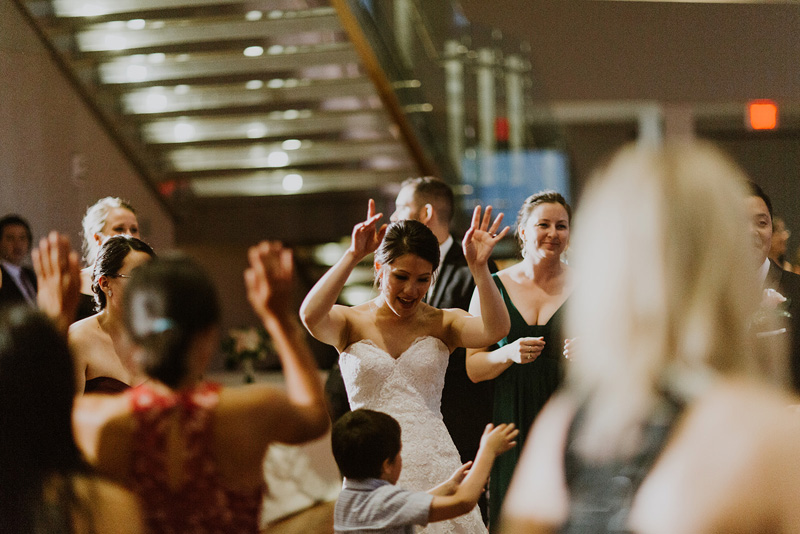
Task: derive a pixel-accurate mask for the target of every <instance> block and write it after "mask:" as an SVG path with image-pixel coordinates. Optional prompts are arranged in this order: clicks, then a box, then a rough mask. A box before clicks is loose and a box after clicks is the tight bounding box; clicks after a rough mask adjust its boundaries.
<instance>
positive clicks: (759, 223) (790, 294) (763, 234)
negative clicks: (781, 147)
mask: <svg viewBox="0 0 800 534" xmlns="http://www.w3.org/2000/svg"><path fill="white" fill-rule="evenodd" d="M749 185H750V196H749V197H748V198H747V208H748V212H749V215H750V225H751V231H752V234H753V239H754V246H755V248H756V265H757V268H758V269H759V280H762V281H763V287H764V289H773V290H775V291H777V292H778V293H780V295H781V296H782V297H785V298H786V300H785V301H784V302H775V299H772V302H771V303H769V304H767V307H768V309H767V310H766V313H767V314H771V315H773V316H774V317H773V320H772V321H771V323H772V324H771V326H766V327H762V328H760V329H759V330H764V329H766V330H767V332H759V333H758V334H756V336H757V340H758V341H757V343H758V344H757V347H760V348H761V349H762V350H763V351H764V354H763V357H764V358H769V353H770V352H773V351H774V350H776V349H778V350H788V352H789V370H790V377H788V378H789V380H786V379H785V378H784V380H783V381H784V382H789V383H790V384H791V386H792V387H793V388H794V390H795V391H796V392H798V393H800V275H796V274H794V273H792V272H789V271H785V270H783V269H781V268H780V267H779V266H778V265H777V264H776V263H775V262H773V261H772V260H770V259H769V258H768V255H769V251H770V247H771V245H772V202H771V201H770V198H769V197H768V196H767V194H766V193H764V190H763V189H761V187H759V185H758V184H756V183H754V182H750V184H749ZM767 300H769V299H767ZM773 306H774V308H773ZM777 312H786V313H788V317H779V316H778V313H777ZM786 313H782V314H783V315H785V314H786ZM767 319H769V318H767ZM757 328H758V326H757ZM784 329H785V330H784ZM765 367H766V368H767V372H768V373H769V372H770V371H771V370H772V369H774V368H775V367H776V366H774V365H772V364H770V363H769V362H765ZM777 378H779V379H780V377H777Z"/></svg>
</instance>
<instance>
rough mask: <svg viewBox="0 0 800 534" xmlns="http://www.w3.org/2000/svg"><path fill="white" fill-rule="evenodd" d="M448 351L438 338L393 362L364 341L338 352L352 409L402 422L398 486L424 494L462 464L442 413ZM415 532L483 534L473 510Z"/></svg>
mask: <svg viewBox="0 0 800 534" xmlns="http://www.w3.org/2000/svg"><path fill="white" fill-rule="evenodd" d="M449 355H450V350H449V349H448V347H447V345H446V344H445V343H444V342H443V341H442V340H441V339H438V338H435V337H432V336H423V337H419V338H417V339H415V340H414V342H413V343H411V345H410V346H409V347H408V348H407V349H406V350H405V352H403V353H402V354H401V355H400V356H398V357H397V358H393V357H392V356H391V355H389V354H388V353H387V352H386V351H385V350H383V349H382V348H380V347H379V346H378V345H377V344H376V343H375V342H373V341H370V340H367V339H364V340H361V341H357V342H355V343H353V344H351V345H350V346H348V347H347V348H346V349H345V350H344V351H342V353H341V355H340V356H339V367H340V368H341V370H342V378H344V383H345V386H346V388H347V397H348V399H349V401H350V407H351V408H352V409H354V410H355V409H357V408H368V409H370V410H377V411H381V412H385V413H388V414H389V415H391V416H392V417H394V418H395V419H397V421H398V422H399V423H400V427H401V428H402V440H403V450H402V455H403V470H402V472H401V474H400V479H399V480H398V481H397V485H398V486H400V487H402V488H405V489H409V490H414V491H427V490H429V489H431V488H433V487H435V486H437V485H439V484H441V483H442V482H444V481H445V480H447V479H448V478H449V477H450V475H452V474H453V472H455V470H456V469H457V468H458V467H459V466H460V465H461V458H460V457H459V454H458V451H457V450H456V447H455V445H454V444H453V440H452V439H451V438H450V434H449V433H448V432H447V427H445V426H444V423H443V422H442V413H441V410H440V406H441V400H442V388H443V387H444V375H445V371H446V370H447V363H448V358H449ZM419 532H425V533H426V534H433V533H445V532H447V533H469V534H473V533H475V534H479V533H480V534H485V533H486V528H485V527H484V526H483V522H482V521H481V518H480V513H479V511H478V509H477V507H476V508H475V509H474V510H473V511H472V512H470V513H469V514H468V515H466V516H461V517H458V518H456V519H453V520H451V521H443V522H440V523H431V524H430V525H428V526H427V527H426V528H425V529H422V530H420V531H419Z"/></svg>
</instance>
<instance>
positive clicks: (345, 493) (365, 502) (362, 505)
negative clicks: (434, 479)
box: [333, 478, 433, 534]
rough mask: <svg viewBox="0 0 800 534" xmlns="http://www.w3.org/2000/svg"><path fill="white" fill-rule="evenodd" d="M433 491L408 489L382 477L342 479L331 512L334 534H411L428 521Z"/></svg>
mask: <svg viewBox="0 0 800 534" xmlns="http://www.w3.org/2000/svg"><path fill="white" fill-rule="evenodd" d="M431 501H433V495H431V494H429V493H426V492H424V491H408V490H404V489H402V488H398V487H397V486H395V485H394V484H390V483H389V482H387V481H385V480H381V479H378V478H365V479H360V480H354V479H348V478H345V479H344V484H343V485H342V492H341V493H340V494H339V498H338V499H337V500H336V507H335V508H334V512H333V530H334V532H335V533H336V534H353V533H358V534H413V533H414V525H421V526H425V525H427V524H428V514H429V513H430V509H431Z"/></svg>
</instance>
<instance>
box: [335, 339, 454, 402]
mask: <svg viewBox="0 0 800 534" xmlns="http://www.w3.org/2000/svg"><path fill="white" fill-rule="evenodd" d="M448 354H449V351H448V350H447V346H446V345H445V344H444V342H443V341H442V340H440V339H437V338H435V337H430V336H426V337H419V338H417V339H416V340H414V342H413V343H412V344H411V345H410V346H409V347H408V348H407V349H406V350H405V352H403V353H402V354H401V355H400V356H399V357H397V358H396V359H395V358H393V357H392V356H390V355H389V354H387V353H386V351H384V350H383V349H382V348H380V347H378V345H377V344H375V343H374V342H373V341H370V340H368V339H363V340H361V341H357V342H355V343H353V344H352V345H350V346H349V347H347V349H345V350H344V352H342V355H341V356H340V362H339V363H340V367H341V368H342V376H343V377H344V381H345V384H346V385H347V396H348V398H349V399H350V407H351V408H353V409H356V408H364V407H367V405H370V406H371V409H373V410H379V411H385V410H381V408H380V407H381V406H383V407H385V406H387V405H391V406H392V407H393V409H394V410H402V411H403V412H407V413H415V412H419V411H420V410H427V411H429V412H433V413H436V414H439V413H440V404H441V400H442V388H443V387H444V373H445V370H446V369H447V357H448ZM440 417H441V416H440Z"/></svg>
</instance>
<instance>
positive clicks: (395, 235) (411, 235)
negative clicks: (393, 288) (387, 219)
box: [375, 219, 439, 271]
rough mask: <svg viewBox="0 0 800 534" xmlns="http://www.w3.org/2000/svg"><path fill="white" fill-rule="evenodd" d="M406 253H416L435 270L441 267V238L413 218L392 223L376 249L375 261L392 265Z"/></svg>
mask: <svg viewBox="0 0 800 534" xmlns="http://www.w3.org/2000/svg"><path fill="white" fill-rule="evenodd" d="M406 254H414V255H415V256H419V257H420V258H422V259H423V260H425V261H428V262H430V264H431V267H432V268H433V270H434V271H435V270H436V269H437V268H438V267H439V240H438V239H436V236H435V235H433V232H432V231H431V229H430V228H428V227H427V226H425V225H424V224H422V223H421V222H419V221H414V220H411V219H408V220H405V221H397V222H393V223H391V224H390V225H389V226H388V228H386V235H385V236H384V238H383V241H382V242H381V245H380V246H379V247H378V250H376V251H375V261H376V262H377V263H379V264H381V265H391V264H392V262H394V260H396V259H397V258H399V257H400V256H404V255H406Z"/></svg>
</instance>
